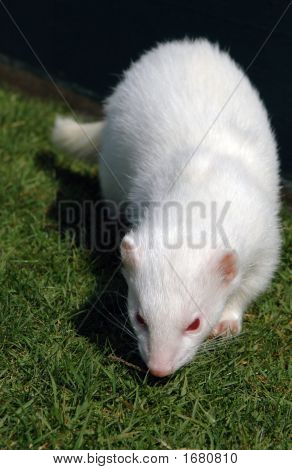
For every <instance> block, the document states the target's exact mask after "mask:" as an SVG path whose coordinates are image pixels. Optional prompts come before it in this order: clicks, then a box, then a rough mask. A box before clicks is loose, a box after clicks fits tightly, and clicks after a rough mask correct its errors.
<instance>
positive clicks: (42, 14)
mask: <svg viewBox="0 0 292 470" xmlns="http://www.w3.org/2000/svg"><path fill="white" fill-rule="evenodd" d="M4 4H5V5H6V7H7V8H8V9H9V11H10V12H11V14H12V16H13V17H14V19H15V21H16V22H17V24H18V26H19V28H20V29H21V30H22V32H23V33H24V35H25V36H26V38H27V39H28V40H29V42H30V43H31V45H32V47H33V49H34V50H35V52H36V53H37V55H38V56H39V58H40V59H41V61H42V62H43V64H44V65H45V67H46V68H47V70H48V71H49V72H50V73H51V74H52V75H53V76H54V77H55V78H56V79H58V80H62V81H64V82H67V83H70V85H71V86H73V87H74V86H75V87H76V86H77V87H78V88H79V89H83V90H86V92H92V93H93V96H95V97H96V98H98V99H102V98H104V97H105V96H106V95H107V94H108V93H109V92H110V91H111V88H112V87H113V86H114V85H115V84H116V83H117V81H118V79H119V77H120V75H121V72H122V71H123V70H124V69H125V68H127V67H128V66H129V64H130V62H131V61H133V60H135V59H137V58H138V57H139V56H140V55H141V53H142V52H143V51H145V50H146V49H148V48H149V47H152V46H153V45H154V44H155V43H156V42H158V41H161V40H167V39H174V38H176V39H177V38H183V37H184V36H189V37H198V36H204V37H207V38H209V39H210V40H212V41H218V42H219V43H220V45H221V46H222V47H224V48H226V49H228V50H229V51H230V53H231V55H232V57H233V58H234V59H235V60H236V61H237V62H239V63H240V64H241V65H242V66H243V67H244V68H246V67H247V66H248V65H249V64H250V62H251V61H252V59H253V58H254V56H255V55H256V53H257V52H258V50H259V48H260V47H261V45H262V44H263V42H264V41H265V39H266V38H267V36H268V35H269V34H270V32H271V31H272V29H273V27H274V26H275V24H276V22H277V20H278V19H279V18H280V16H281V14H282V13H283V12H284V10H285V8H286V7H287V6H288V4H289V1H288V0H287V1H286V0H259V1H254V2H249V1H248V2H243V1H241V0H240V1H232V0H225V1H224V0H218V1H215V0H212V1H211V0H206V1H203V0H200V1H195V0H181V1H179V0H148V1H146V0H141V1H138V0H137V1H133V0H125V1H117V0H109V1H107V2H105V1H102V2H101V1H95V0H76V1H74V0H51V1H50V0H26V1H24V0H18V1H14V0H4ZM0 54H3V55H4V56H5V57H6V58H7V57H8V58H10V59H14V60H18V61H21V62H22V63H23V64H25V65H26V66H29V67H31V68H32V69H34V70H35V72H36V73H39V74H42V73H44V72H43V71H42V69H41V67H40V64H39V63H38V61H37V60H36V58H35V57H34V55H33V54H32V52H31V51H30V49H29V47H28V46H27V44H26V43H25V41H24V40H23V38H22V37H21V34H20V33H19V31H18V30H17V28H16V27H15V26H14V25H13V23H12V21H11V19H9V17H8V15H7V13H6V12H5V10H4V9H3V7H2V6H1V4H0ZM291 59H292V6H291V7H290V8H289V10H288V12H287V13H286V15H285V17H284V18H283V19H282V20H281V22H280V23H279V25H278V26H277V28H276V29H275V31H274V32H273V34H272V35H271V37H270V39H269V40H268V42H267V43H266V45H265V47H264V48H263V50H262V51H261V53H260V54H259V56H258V57H257V58H256V60H255V61H254V63H253V64H252V66H251V67H250V69H249V70H248V75H249V77H250V78H251V80H252V82H253V83H254V84H255V85H256V87H257V88H258V89H259V91H260V94H261V96H262V98H263V100H264V102H265V104H266V106H267V108H268V111H269V114H270V117H271V120H272V125H273V127H274V129H275V132H276V135H277V139H278V143H279V148H280V156H281V162H282V173H283V175H284V176H285V178H289V179H291V178H292V159H291V155H290V149H291V147H292V145H291V144H292V137H291V135H292V118H291V109H292V93H291V87H292V60H291ZM2 60H3V57H2Z"/></svg>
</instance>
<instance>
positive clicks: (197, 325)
mask: <svg viewBox="0 0 292 470" xmlns="http://www.w3.org/2000/svg"><path fill="white" fill-rule="evenodd" d="M200 324H201V320H200V319H199V318H196V319H195V320H194V321H193V322H192V323H191V324H190V325H189V326H188V327H187V328H186V331H196V330H198V328H200Z"/></svg>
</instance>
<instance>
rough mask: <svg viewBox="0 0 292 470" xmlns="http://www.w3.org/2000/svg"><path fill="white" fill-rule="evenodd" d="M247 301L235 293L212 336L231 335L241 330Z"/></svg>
mask: <svg viewBox="0 0 292 470" xmlns="http://www.w3.org/2000/svg"><path fill="white" fill-rule="evenodd" d="M245 306H246V302H243V301H242V298H240V297H239V296H236V295H234V296H233V297H232V298H231V299H230V300H229V301H228V302H227V304H226V306H225V308H224V310H223V314H222V316H221V318H220V321H219V322H218V323H217V325H216V326H215V328H213V330H212V333H211V336H231V335H238V334H239V333H240V332H241V326H242V317H243V312H244V309H245Z"/></svg>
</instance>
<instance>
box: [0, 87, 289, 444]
mask: <svg viewBox="0 0 292 470" xmlns="http://www.w3.org/2000/svg"><path fill="white" fill-rule="evenodd" d="M57 112H59V113H67V110H66V109H65V108H62V106H58V105H56V104H54V103H47V102H41V101H38V100H36V99H28V98H26V97H23V96H21V95H20V94H17V93H15V92H11V91H9V90H7V89H0V161H1V169H0V197H1V206H0V209H1V225H0V247H1V261H0V264H1V270H0V273H1V287H0V309H1V311H0V351H1V352H0V448H1V449H27V448H32V449H39V448H40V449H81V448H85V449H88V448H100V449H151V448H152V449H178V448H196V449H199V448H202V449H203V448H205V449H214V448H216V449H247V448H252V449H281V448H282V449H286V448H288V447H289V442H288V438H289V433H290V436H291V428H289V426H290V424H291V419H290V416H289V414H290V411H291V401H290V402H289V399H291V395H290V396H289V367H288V366H289V347H288V340H289V338H290V337H291V335H290V331H291V330H289V320H290V319H291V315H290V314H291V291H290V296H289V289H290V284H291V268H289V262H291V246H292V224H291V215H289V213H288V211H287V210H285V209H284V210H283V217H282V220H283V237H284V246H283V251H282V261H281V265H280V268H279V270H278V273H277V275H276V277H275V279H274V281H273V283H272V285H271V287H270V288H269V290H268V291H267V292H266V293H265V294H264V295H263V296H261V297H260V298H259V299H258V301H257V302H256V303H255V304H254V305H252V306H251V307H250V309H249V311H248V312H247V314H246V316H245V321H244V328H243V334H242V335H240V336H239V337H237V338H235V339H232V340H228V341H215V342H213V343H210V342H209V343H207V344H206V347H205V350H204V348H203V350H202V352H201V353H200V354H199V355H198V357H197V358H196V360H195V361H194V362H193V363H192V364H190V365H189V366H187V367H185V368H184V369H182V370H180V371H179V372H177V373H176V374H175V375H174V376H172V377H170V378H168V379H164V380H155V379H154V378H151V377H149V376H147V374H145V371H143V366H142V368H141V363H140V362H139V360H138V359H137V357H136V352H135V348H134V345H133V344H132V343H131V344H129V339H128V338H127V336H126V334H125V333H123V332H122V331H121V330H120V329H119V328H117V327H116V326H115V325H114V324H113V323H116V321H119V318H120V321H123V317H122V313H121V311H122V310H124V308H125V300H124V295H125V284H124V281H123V280H122V277H121V274H120V273H119V272H118V273H117V274H116V275H115V276H114V278H113V279H111V276H112V274H113V272H114V271H115V270H116V268H117V266H118V258H117V256H116V255H114V254H110V253H102V252H101V251H100V250H98V249H97V250H95V251H94V252H90V250H88V249H86V247H85V246H84V244H83V245H81V244H80V243H79V241H78V237H77V238H76V241H74V239H73V238H72V234H71V235H70V233H69V231H68V230H64V227H63V226H62V229H63V236H62V237H60V236H59V225H60V219H61V221H62V216H63V213H62V211H61V213H58V201H61V200H63V199H76V200H77V201H79V202H82V201H85V200H94V199H95V200H96V199H97V198H98V194H99V187H98V181H97V169H91V168H88V167H86V166H85V165H82V164H81V163H77V162H73V163H71V162H70V160H69V159H68V158H66V157H65V156H64V155H61V154H58V155H56V152H55V151H54V149H53V148H52V147H51V144H50V141H49V134H50V128H51V126H52V123H53V120H54V116H55V114H56V113H57ZM289 250H290V252H289ZM104 289H105V292H104V293H103V294H102V296H101V298H99V296H100V294H101V293H102V292H103V290H104ZM92 304H93V307H92ZM112 315H114V316H115V317H112ZM113 318H116V319H113ZM290 365H291V364H290ZM290 390H291V389H290Z"/></svg>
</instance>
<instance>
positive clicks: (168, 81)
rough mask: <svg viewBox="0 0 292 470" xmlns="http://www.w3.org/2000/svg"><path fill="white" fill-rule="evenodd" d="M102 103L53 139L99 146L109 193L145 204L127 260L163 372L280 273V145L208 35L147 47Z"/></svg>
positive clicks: (145, 345) (238, 316) (154, 366)
mask: <svg viewBox="0 0 292 470" xmlns="http://www.w3.org/2000/svg"><path fill="white" fill-rule="evenodd" d="M104 110H105V119H104V121H103V122H97V123H91V124H85V125H82V126H80V125H79V124H78V123H76V122H74V121H73V120H72V119H68V118H57V120H56V123H55V127H54V130H53V140H54V142H55V143H56V144H57V145H59V147H61V148H63V149H65V150H66V151H68V152H71V153H72V154H76V155H79V156H80V157H92V156H94V157H97V150H96V149H97V147H98V149H99V151H100V154H101V158H100V159H99V168H100V179H101V186H102V190H103V195H104V197H105V198H106V199H110V200H113V201H115V202H116V203H119V202H121V201H127V203H128V204H129V206H131V205H133V206H135V208H136V209H137V207H138V208H140V207H143V208H144V209H143V210H141V211H140V212H139V210H138V213H139V215H138V217H137V214H136V220H135V223H134V224H133V228H132V229H131V230H130V231H129V233H127V234H126V235H125V237H124V239H123V240H122V242H121V256H122V261H123V272H124V274H125V277H126V280H127V283H128V314H129V317H130V321H131V323H132V326H133V328H134V330H135V333H136V336H137V340H138V345H139V350H140V353H141V356H142V358H143V359H144V361H145V363H146V364H147V367H148V368H149V370H150V372H151V373H152V374H153V375H156V376H159V377H163V376H166V375H168V374H171V373H173V372H174V371H175V370H177V369H178V368H179V367H181V366H183V365H184V364H186V363H187V362H189V361H190V360H191V359H192V358H193V357H194V355H195V354H196V351H197V350H198V348H199V346H200V344H201V343H202V341H203V340H204V339H205V338H206V337H208V336H209V335H210V334H213V335H217V334H218V335H219V334H228V333H231V334H237V333H239V332H240V330H241V326H242V317H243V313H244V311H245V309H246V307H247V305H248V304H249V303H250V302H251V301H252V300H253V299H254V298H255V297H256V296H257V295H258V294H259V293H260V292H262V291H263V290H264V289H265V288H266V287H267V285H268V283H269V281H270V280H271V278H272V275H273V273H274V271H275V269H276V266H277V263H278V259H279V251H280V231H279V219H278V212H279V165H278V157H277V147H276V142H275V138H274V135H273V132H272V130H271V126H270V123H269V119H268V115H267V111H266V109H265V107H264V105H263V103H262V101H261V99H260V97H259V94H258V92H257V91H256V90H255V88H254V87H253V86H252V85H251V83H250V81H249V79H248V78H247V76H246V75H245V74H244V72H243V70H242V69H241V68H240V67H239V66H238V65H237V64H236V63H235V62H234V61H233V60H232V59H231V58H230V56H229V54H228V53H227V52H225V51H222V50H220V48H219V47H218V45H214V44H211V43H210V42H208V41H207V40H204V39H198V40H194V41H193V40H182V41H172V42H166V43H163V44H159V45H157V47H155V48H154V49H152V50H150V51H149V52H147V53H145V54H144V55H143V56H142V57H141V58H140V59H139V60H138V61H137V62H135V63H133V64H132V65H131V67H130V68H129V70H127V71H126V72H125V73H124V75H123V78H122V80H121V81H120V83H119V84H118V85H117V87H116V88H115V90H114V91H113V93H112V95H111V96H110V97H109V98H108V99H107V100H106V102H105V107H104ZM136 212H137V210H136ZM136 212H135V213H136Z"/></svg>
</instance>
